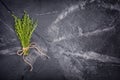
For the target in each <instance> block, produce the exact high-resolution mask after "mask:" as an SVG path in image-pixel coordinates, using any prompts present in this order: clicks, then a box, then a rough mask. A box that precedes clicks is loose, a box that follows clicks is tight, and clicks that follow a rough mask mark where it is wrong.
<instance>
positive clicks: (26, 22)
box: [13, 12, 37, 55]
mask: <svg viewBox="0 0 120 80" xmlns="http://www.w3.org/2000/svg"><path fill="white" fill-rule="evenodd" d="M13 17H14V20H15V25H14V27H15V31H16V33H17V36H18V38H19V40H20V43H21V46H22V48H23V55H28V50H29V45H30V39H31V37H32V33H33V31H34V30H35V28H36V26H37V21H33V20H32V19H31V18H30V17H29V15H28V14H27V12H24V15H23V17H22V19H20V18H19V17H17V16H15V15H13Z"/></svg>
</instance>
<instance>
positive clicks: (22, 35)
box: [12, 11, 49, 71]
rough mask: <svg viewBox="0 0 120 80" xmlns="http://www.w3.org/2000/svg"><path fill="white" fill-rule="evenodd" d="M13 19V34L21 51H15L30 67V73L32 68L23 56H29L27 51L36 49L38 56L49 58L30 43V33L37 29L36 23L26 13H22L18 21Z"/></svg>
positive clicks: (35, 45) (15, 17)
mask: <svg viewBox="0 0 120 80" xmlns="http://www.w3.org/2000/svg"><path fill="white" fill-rule="evenodd" d="M12 16H13V17H14V23H15V25H14V27H15V32H16V34H17V36H18V38H19V40H20V43H21V46H22V49H21V50H18V51H17V54H18V55H20V56H23V60H24V61H25V62H26V63H27V64H28V65H30V67H31V69H30V71H32V69H33V66H32V65H31V64H30V63H29V62H28V61H27V60H25V58H24V56H27V55H28V54H29V49H30V48H34V49H36V50H37V51H38V52H39V53H40V55H43V56H46V57H47V58H49V57H48V56H47V55H46V54H45V53H43V51H42V49H39V48H38V47H37V44H36V43H33V42H32V43H31V42H30V40H31V37H32V33H33V32H34V30H35V28H36V27H37V21H33V20H32V19H31V18H30V17H29V15H28V14H27V12H25V11H24V15H23V17H22V18H21V19H20V18H19V17H17V16H15V15H12Z"/></svg>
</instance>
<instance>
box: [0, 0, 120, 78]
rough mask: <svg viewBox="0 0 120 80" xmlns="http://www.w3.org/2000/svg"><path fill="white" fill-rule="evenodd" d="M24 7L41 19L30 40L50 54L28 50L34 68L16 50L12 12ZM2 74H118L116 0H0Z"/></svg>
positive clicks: (119, 24)
mask: <svg viewBox="0 0 120 80" xmlns="http://www.w3.org/2000/svg"><path fill="white" fill-rule="evenodd" d="M24 10H26V11H27V12H28V13H29V14H30V16H31V17H32V18H33V19H37V20H38V23H39V24H38V27H37V28H36V30H35V32H34V33H33V36H32V39H31V42H36V43H37V44H38V45H39V46H40V47H41V48H42V49H43V50H44V51H45V52H46V53H47V55H49V56H50V59H47V60H44V59H43V58H41V57H40V56H38V54H36V53H35V51H33V50H32V51H31V53H30V55H29V56H28V57H29V58H30V59H29V61H30V62H31V64H33V67H34V69H33V71H32V72H30V71H29V66H28V65H27V64H25V63H24V61H23V60H22V58H21V57H20V56H18V55H16V51H17V50H18V49H20V43H19V40H18V38H17V36H16V34H15V32H14V26H13V25H14V21H13V17H12V16H11V12H13V13H14V14H15V15H17V16H19V17H21V16H22V15H23V11H24ZM34 54H36V55H34ZM0 80H120V1H119V0H0Z"/></svg>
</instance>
